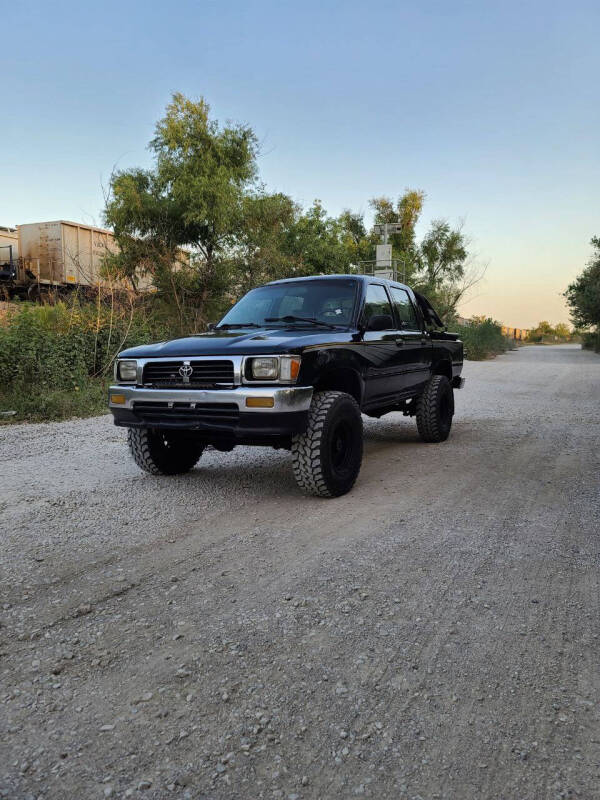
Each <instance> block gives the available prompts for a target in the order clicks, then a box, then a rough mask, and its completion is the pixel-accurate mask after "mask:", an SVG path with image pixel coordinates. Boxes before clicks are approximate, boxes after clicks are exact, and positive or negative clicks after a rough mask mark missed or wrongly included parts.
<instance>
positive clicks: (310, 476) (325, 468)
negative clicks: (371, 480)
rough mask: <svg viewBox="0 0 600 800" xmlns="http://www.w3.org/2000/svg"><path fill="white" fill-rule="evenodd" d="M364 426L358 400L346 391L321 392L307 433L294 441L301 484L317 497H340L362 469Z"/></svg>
mask: <svg viewBox="0 0 600 800" xmlns="http://www.w3.org/2000/svg"><path fill="white" fill-rule="evenodd" d="M362 451H363V426H362V418H361V416H360V409H359V407H358V404H357V402H356V400H355V399H354V398H353V397H351V396H350V395H349V394H345V393H344V392H317V393H316V394H315V395H314V397H313V400H312V403H311V406H310V411H309V415H308V427H307V429H306V432H305V433H302V434H299V435H297V436H294V438H293V440H292V460H293V466H294V476H295V478H296V481H297V483H298V486H299V487H300V488H301V489H303V490H304V491H305V492H306V493H307V494H312V495H315V496H317V497H339V496H340V495H342V494H346V492H349V491H350V489H351V488H352V487H353V486H354V482H355V481H356V478H357V477H358V473H359V472H360V465H361V462H362Z"/></svg>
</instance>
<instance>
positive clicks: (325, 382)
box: [315, 367, 365, 408]
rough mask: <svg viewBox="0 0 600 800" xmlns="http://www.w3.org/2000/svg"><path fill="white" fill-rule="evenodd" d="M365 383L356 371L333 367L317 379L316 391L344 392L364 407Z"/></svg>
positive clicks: (348, 368)
mask: <svg viewBox="0 0 600 800" xmlns="http://www.w3.org/2000/svg"><path fill="white" fill-rule="evenodd" d="M364 389H365V382H364V380H363V378H362V377H361V376H360V375H359V373H358V372H357V371H356V370H353V369H351V368H350V367H332V368H330V369H327V370H325V371H324V372H322V373H321V374H320V375H319V376H318V377H317V379H316V382H315V391H316V392H323V391H334V392H344V393H345V394H349V395H350V396H351V397H353V398H354V399H355V400H356V402H357V403H358V406H359V408H360V407H361V406H362V401H363V397H364Z"/></svg>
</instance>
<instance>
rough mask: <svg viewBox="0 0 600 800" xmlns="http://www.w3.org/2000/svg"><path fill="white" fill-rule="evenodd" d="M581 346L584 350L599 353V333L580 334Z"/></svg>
mask: <svg viewBox="0 0 600 800" xmlns="http://www.w3.org/2000/svg"><path fill="white" fill-rule="evenodd" d="M581 346H582V347H583V349H584V350H595V352H596V353H600V331H598V332H594V333H584V334H582V336H581Z"/></svg>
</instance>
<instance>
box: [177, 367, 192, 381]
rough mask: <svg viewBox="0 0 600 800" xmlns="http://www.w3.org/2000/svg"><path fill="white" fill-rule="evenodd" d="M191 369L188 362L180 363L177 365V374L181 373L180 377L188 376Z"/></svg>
mask: <svg viewBox="0 0 600 800" xmlns="http://www.w3.org/2000/svg"><path fill="white" fill-rule="evenodd" d="M193 371H194V368H193V367H191V366H190V365H189V364H182V365H181V366H180V367H179V374H180V375H181V377H182V378H189V377H190V375H191V374H192V372H193Z"/></svg>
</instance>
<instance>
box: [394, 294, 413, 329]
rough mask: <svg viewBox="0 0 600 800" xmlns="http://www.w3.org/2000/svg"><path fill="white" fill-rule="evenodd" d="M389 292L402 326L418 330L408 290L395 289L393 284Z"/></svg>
mask: <svg viewBox="0 0 600 800" xmlns="http://www.w3.org/2000/svg"><path fill="white" fill-rule="evenodd" d="M390 294H391V295H392V300H393V301H394V305H395V306H396V312H397V314H398V319H399V320H400V322H401V324H402V327H403V328H410V330H419V329H420V325H419V323H418V322H417V314H416V312H415V309H414V306H413V304H412V303H411V301H410V297H409V296H408V292H405V291H404V289H395V288H394V287H393V286H391V287H390Z"/></svg>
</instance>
